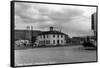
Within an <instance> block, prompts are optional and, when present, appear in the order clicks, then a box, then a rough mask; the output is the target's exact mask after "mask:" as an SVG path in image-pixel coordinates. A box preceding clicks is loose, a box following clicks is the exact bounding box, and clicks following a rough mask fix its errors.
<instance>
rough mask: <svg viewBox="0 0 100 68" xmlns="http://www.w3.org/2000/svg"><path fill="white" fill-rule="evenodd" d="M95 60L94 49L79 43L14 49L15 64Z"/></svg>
mask: <svg viewBox="0 0 100 68" xmlns="http://www.w3.org/2000/svg"><path fill="white" fill-rule="evenodd" d="M87 61H96V50H85V49H84V48H83V47H82V46H81V45H77V46H64V47H51V48H31V49H25V50H15V65H16V66H21V65H38V64H54V63H71V62H87Z"/></svg>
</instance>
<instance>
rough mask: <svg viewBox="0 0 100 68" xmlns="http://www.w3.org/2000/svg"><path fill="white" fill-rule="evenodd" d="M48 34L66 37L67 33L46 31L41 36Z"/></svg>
mask: <svg viewBox="0 0 100 68" xmlns="http://www.w3.org/2000/svg"><path fill="white" fill-rule="evenodd" d="M47 34H61V35H66V34H65V33H62V32H60V31H45V32H42V33H40V34H39V35H47Z"/></svg>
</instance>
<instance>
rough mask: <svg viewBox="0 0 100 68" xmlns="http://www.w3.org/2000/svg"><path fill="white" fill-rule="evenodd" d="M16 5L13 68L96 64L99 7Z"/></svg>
mask: <svg viewBox="0 0 100 68" xmlns="http://www.w3.org/2000/svg"><path fill="white" fill-rule="evenodd" d="M13 5H14V7H13V8H12V9H13V10H14V16H13V17H14V18H13V19H14V20H13V21H14V22H13V24H14V25H13V26H14V28H13V29H14V35H13V37H14V39H13V43H14V44H13V45H12V47H14V50H13V51H14V66H29V65H33V66H35V65H52V64H71V63H84V62H97V47H98V45H97V41H98V39H97V13H98V12H97V6H92V5H90V6H89V5H74V4H60V3H58V4H57V3H42V2H20V1H15V2H14V1H13Z"/></svg>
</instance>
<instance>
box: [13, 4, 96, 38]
mask: <svg viewBox="0 0 100 68" xmlns="http://www.w3.org/2000/svg"><path fill="white" fill-rule="evenodd" d="M95 12H96V7H87V6H73V5H57V4H40V3H23V2H16V3H15V17H14V19H15V29H21V30H25V29H27V26H33V30H41V31H47V30H49V27H50V26H53V27H54V29H58V30H61V31H62V32H63V33H65V34H68V35H69V36H70V37H73V36H87V35H88V36H89V35H93V31H92V30H91V15H92V14H93V13H95Z"/></svg>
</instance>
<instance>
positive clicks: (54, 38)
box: [37, 27, 67, 46]
mask: <svg viewBox="0 0 100 68" xmlns="http://www.w3.org/2000/svg"><path fill="white" fill-rule="evenodd" d="M66 36H67V35H66V34H64V33H62V32H60V31H56V30H53V27H50V31H45V32H42V33H40V34H39V35H38V37H37V43H38V45H39V46H42V45H45V46H56V45H65V44H66V40H65V37H66Z"/></svg>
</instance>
